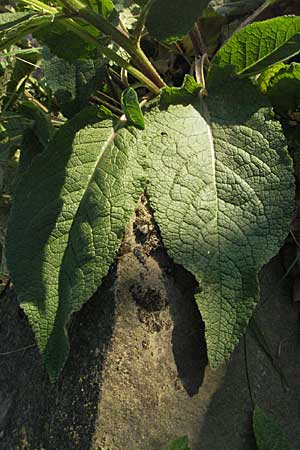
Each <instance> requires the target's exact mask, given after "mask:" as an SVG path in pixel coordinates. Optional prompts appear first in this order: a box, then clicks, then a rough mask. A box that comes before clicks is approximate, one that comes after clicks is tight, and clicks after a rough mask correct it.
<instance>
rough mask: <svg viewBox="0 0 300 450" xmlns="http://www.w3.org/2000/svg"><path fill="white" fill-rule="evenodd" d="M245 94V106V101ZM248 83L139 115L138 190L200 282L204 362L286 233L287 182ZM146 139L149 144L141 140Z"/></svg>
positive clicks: (235, 325)
mask: <svg viewBox="0 0 300 450" xmlns="http://www.w3.org/2000/svg"><path fill="white" fill-rule="evenodd" d="M249 98H251V103H249ZM265 106H266V105H265V104H264V99H262V98H261V95H260V94H259V93H258V92H257V89H256V88H255V87H254V86H252V84H251V83H250V82H249V83H247V82H245V81H243V82H242V83H240V82H237V83H236V84H235V85H233V86H232V90H229V89H228V90H227V91H226V89H223V90H222V92H219V93H218V92H216V94H214V95H211V96H210V95H209V96H208V99H207V102H206V105H205V106H204V107H203V106H201V105H198V107H193V106H189V107H186V108H184V107H182V106H181V107H179V106H177V107H170V108H169V110H168V112H160V113H154V112H153V113H152V114H150V115H148V117H147V116H146V117H147V120H146V135H147V136H148V137H147V139H146V138H145V137H144V138H143V142H138V144H137V145H138V147H140V148H142V146H143V145H144V147H145V154H148V155H149V156H148V159H150V161H149V166H150V167H149V170H148V173H149V179H150V181H149V184H148V186H147V189H148V193H149V197H150V202H151V205H152V207H153V209H154V217H155V219H156V221H157V223H158V226H159V228H160V231H161V234H162V238H163V242H164V245H165V247H166V249H167V251H168V253H169V254H170V255H171V256H172V257H173V258H174V260H175V261H176V262H177V263H179V264H181V265H183V266H184V267H185V268H186V269H188V270H189V271H191V272H192V273H193V274H194V275H195V277H196V279H197V280H198V282H199V285H200V292H199V293H197V294H196V301H197V304H198V306H199V309H200V312H201V314H202V317H203V319H204V321H205V325H206V342H207V347H208V356H209V361H210V364H211V366H212V367H217V366H219V365H220V364H221V363H222V362H223V361H224V359H225V358H226V357H227V356H228V355H229V354H230V353H231V352H232V351H233V349H234V347H235V345H236V344H237V343H238V341H239V338H240V336H241V334H242V333H243V331H244V329H245V327H246V325H247V323H248V321H249V319H250V318H251V316H252V313H253V311H254V308H255V306H256V303H257V300H258V281H257V273H258V272H259V270H260V268H261V267H262V265H263V264H265V263H266V262H268V260H269V259H270V258H271V257H272V256H273V255H274V254H276V253H277V251H278V250H279V248H280V246H281V245H282V243H283V241H284V238H285V237H286V235H287V233H288V228H289V223H290V220H291V216H292V208H293V198H294V185H293V176H292V165H291V160H290V158H289V156H288V155H287V151H286V144H285V140H284V136H283V133H282V131H281V128H280V125H279V124H278V123H277V122H276V121H274V119H273V117H272V116H271V112H270V109H269V108H266V107H265ZM149 144H150V145H149Z"/></svg>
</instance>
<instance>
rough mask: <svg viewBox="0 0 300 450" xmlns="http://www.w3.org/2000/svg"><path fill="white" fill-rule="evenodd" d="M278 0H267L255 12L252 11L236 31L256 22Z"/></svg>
mask: <svg viewBox="0 0 300 450" xmlns="http://www.w3.org/2000/svg"><path fill="white" fill-rule="evenodd" d="M277 2H278V0H266V1H265V2H264V3H263V4H262V5H260V6H259V7H258V8H257V9H256V10H255V11H254V13H252V14H251V15H250V16H249V17H247V19H246V20H244V22H242V23H241V24H240V26H239V27H238V28H237V29H236V30H235V33H236V32H237V31H239V30H241V29H242V28H244V27H246V26H247V25H250V23H252V22H254V20H255V19H256V18H257V17H258V16H259V15H260V14H261V13H262V12H263V11H264V10H265V9H267V8H268V7H269V6H271V5H273V4H274V3H277Z"/></svg>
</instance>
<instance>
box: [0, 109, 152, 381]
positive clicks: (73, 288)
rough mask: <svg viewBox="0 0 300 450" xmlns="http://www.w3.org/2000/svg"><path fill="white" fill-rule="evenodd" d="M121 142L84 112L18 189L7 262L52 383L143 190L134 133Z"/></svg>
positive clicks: (57, 138)
mask: <svg viewBox="0 0 300 450" xmlns="http://www.w3.org/2000/svg"><path fill="white" fill-rule="evenodd" d="M125 138H126V139H125ZM125 138H124V139H122V140H120V139H119V138H118V137H117V136H116V135H115V131H114V129H113V126H112V122H111V121H104V122H99V119H98V113H97V109H94V108H90V109H88V110H84V111H82V112H81V113H80V114H78V115H77V116H75V117H74V118H73V119H71V120H70V121H69V122H68V123H67V124H66V125H64V126H63V127H61V128H60V129H59V131H58V132H57V133H56V134H55V136H54V139H53V140H52V141H51V142H50V144H49V146H48V148H47V149H46V150H45V151H44V152H43V153H41V155H40V156H37V157H36V158H35V159H34V160H33V162H32V164H31V166H30V167H29V169H28V171H27V172H26V173H25V174H24V176H23V178H22V179H21V181H20V182H19V184H18V188H17V191H16V196H15V202H14V205H13V208H12V212H11V217H10V221H9V226H8V233H7V246H6V252H7V253H6V254H7V264H8V267H9V270H10V273H11V276H12V280H13V283H14V285H15V287H16V290H17V292H18V298H19V301H20V304H21V306H22V308H23V309H24V311H25V313H26V314H27V316H28V318H29V322H30V324H31V326H32V327H33V329H34V332H35V336H36V339H37V342H38V346H39V348H40V351H41V353H42V354H43V358H44V361H45V364H46V367H47V370H48V372H49V374H50V377H51V379H52V380H55V379H56V378H57V376H58V375H59V373H60V371H61V369H62V367H63V365H64V363H65V361H66V358H67V355H68V352H69V343H68V338H67V331H66V327H67V324H68V322H69V320H70V316H71V314H72V313H73V312H74V311H77V310H79V309H80V308H81V306H82V304H83V303H84V302H85V301H86V300H88V299H89V298H90V297H91V296H92V294H93V293H94V292H95V291H96V289H97V288H98V286H99V285H100V283H101V280H102V278H103V277H104V276H105V275H106V274H107V272H108V270H109V267H110V266H111V264H112V263H113V260H114V257H115V255H116V251H117V249H118V247H119V245H120V243H121V241H122V237H123V231H124V227H125V225H126V224H127V223H128V221H129V219H130V217H131V215H132V213H133V210H134V208H135V206H136V202H137V200H138V197H139V195H140V194H141V192H142V191H143V189H144V187H143V186H144V179H143V172H142V170H141V168H140V166H138V165H137V163H136V150H135V147H134V146H132V145H131V143H130V139H132V134H130V133H128V132H127V134H126V136H125ZM26 267H28V268H30V269H29V271H26Z"/></svg>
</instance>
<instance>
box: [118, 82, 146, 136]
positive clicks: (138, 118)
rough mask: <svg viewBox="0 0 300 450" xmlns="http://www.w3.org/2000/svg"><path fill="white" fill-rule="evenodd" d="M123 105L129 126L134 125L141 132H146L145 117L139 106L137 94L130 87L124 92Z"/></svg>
mask: <svg viewBox="0 0 300 450" xmlns="http://www.w3.org/2000/svg"><path fill="white" fill-rule="evenodd" d="M121 104H122V109H123V111H124V114H125V116H126V119H127V122H128V125H133V126H134V127H136V128H138V129H139V130H144V128H145V122H144V116H143V113H142V110H141V107H140V105H139V99H138V96H137V93H136V92H135V90H134V89H133V88H131V87H130V88H128V89H126V90H125V91H123V92H122V96H121Z"/></svg>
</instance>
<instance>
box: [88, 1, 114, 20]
mask: <svg viewBox="0 0 300 450" xmlns="http://www.w3.org/2000/svg"><path fill="white" fill-rule="evenodd" d="M83 3H85V4H86V5H87V6H89V7H90V8H91V9H92V10H93V11H95V12H96V13H98V14H100V15H101V16H103V17H104V19H109V16H110V15H111V13H112V12H113V11H114V9H115V7H114V4H113V2H112V0H84V1H83Z"/></svg>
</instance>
